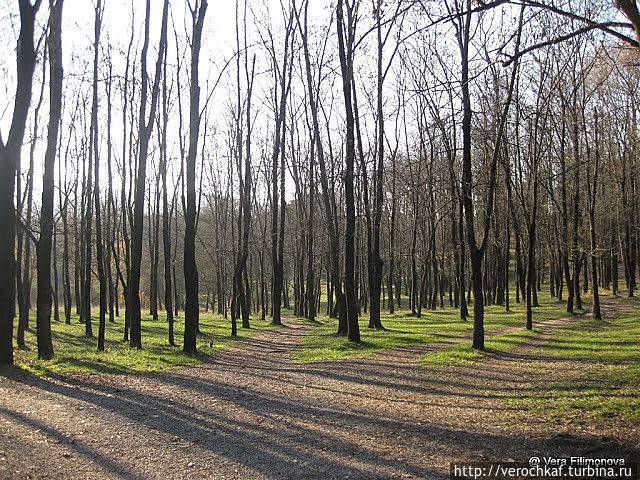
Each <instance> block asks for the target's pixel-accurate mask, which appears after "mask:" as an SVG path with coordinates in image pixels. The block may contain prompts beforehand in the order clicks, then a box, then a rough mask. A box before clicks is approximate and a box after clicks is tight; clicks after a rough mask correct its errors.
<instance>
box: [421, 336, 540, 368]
mask: <svg viewBox="0 0 640 480" xmlns="http://www.w3.org/2000/svg"><path fill="white" fill-rule="evenodd" d="M538 334H539V332H538V331H537V330H519V331H517V332H510V333H503V334H501V335H494V336H491V337H487V338H485V342H484V344H485V350H484V351H480V350H475V349H473V348H471V342H461V343H459V344H457V345H454V346H452V347H450V348H445V349H442V350H438V351H436V352H433V353H430V354H429V355H425V356H424V357H423V358H422V359H421V361H420V364H421V365H422V366H423V367H426V368H432V367H437V366H453V365H463V364H465V363H468V362H476V361H480V360H484V359H486V358H487V357H488V356H491V355H495V354H498V353H511V352H513V351H514V350H517V348H518V347H520V346H522V345H523V344H525V343H526V342H527V340H528V339H530V338H533V337H536V336H537V335H538Z"/></svg>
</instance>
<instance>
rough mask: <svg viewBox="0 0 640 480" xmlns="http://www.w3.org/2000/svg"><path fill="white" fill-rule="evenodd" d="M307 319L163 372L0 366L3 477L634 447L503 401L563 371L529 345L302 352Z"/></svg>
mask: <svg viewBox="0 0 640 480" xmlns="http://www.w3.org/2000/svg"><path fill="white" fill-rule="evenodd" d="M568 321H570V319H562V320H558V321H554V322H547V324H546V325H538V326H537V327H542V328H543V330H545V331H547V333H548V331H550V330H551V329H553V328H554V327H556V326H558V325H562V324H565V323H567V322H568ZM309 328H311V327H308V326H306V325H301V324H289V326H287V327H285V328H281V329H274V330H270V331H265V332H264V333H261V334H260V335H258V336H255V337H253V338H251V339H248V340H246V341H243V342H242V343H241V344H239V345H237V346H236V347H234V348H231V349H228V350H226V351H224V352H222V353H221V354H219V355H218V356H217V357H216V358H215V360H214V361H213V362H212V363H208V364H203V365H199V366H195V367H189V368H183V369H180V370H173V371H169V372H162V373H150V374H141V375H64V376H63V375H56V376H49V377H36V376H32V375H28V374H24V373H13V374H10V375H6V376H3V377H0V429H1V430H2V434H1V435H0V478H7V479H9V478H10V479H26V478H34V479H36V478H37V479H45V478H46V479H84V478H86V479H94V478H100V479H103V478H104V479H111V478H113V479H162V480H169V479H187V478H189V479H200V478H206V479H218V478H220V479H223V478H238V479H284V478H301V479H302V478H304V479H307V478H317V479H325V478H340V479H342V478H351V479H355V478H367V479H373V478H428V479H429V478H437V479H439V478H448V469H449V462H451V461H453V460H467V461H469V460H483V459H497V460H509V459H511V460H526V459H527V458H528V457H529V456H531V455H533V454H539V455H541V454H547V455H549V454H551V455H558V456H566V455H568V454H571V455H575V454H582V455H587V456H599V455H626V456H629V455H631V456H632V457H637V455H638V453H637V450H636V448H637V447H638V438H639V435H638V425H637V424H635V425H620V424H608V425H601V426H599V427H598V429H597V430H596V429H594V427H593V426H589V425H575V424H572V423H568V424H559V425H555V424H549V422H548V421H546V420H545V419H541V418H539V417H535V416H528V415H526V414H523V412H519V411H517V410H513V409H509V408H507V407H506V406H505V402H504V401H503V398H504V396H505V395H507V396H508V395H514V396H517V395H519V394H521V393H522V392H525V391H526V389H528V388H532V387H533V386H534V385H537V384H539V382H542V381H544V380H545V379H548V377H549V375H552V372H553V370H554V369H557V368H568V366H567V365H564V364H563V363H562V362H559V361H557V360H552V359H540V358H538V357H535V352H534V349H533V347H534V346H535V345H533V344H532V345H531V346H529V347H527V346H524V347H522V349H521V350H519V351H518V352H517V354H513V355H504V356H500V357H492V358H490V359H489V360H487V361H483V362H476V363H472V364H468V365H465V366H462V367H455V368H441V369H437V370H430V371H425V370H423V369H421V368H419V367H418V359H419V358H420V356H421V355H424V353H426V352H428V351H430V350H434V349H438V348H443V347H444V346H446V345H448V344H449V343H450V342H449V343H446V342H443V343H438V344H432V345H426V346H414V347H409V348H399V349H394V350H391V351H387V352H381V353H379V354H375V355H372V356H368V357H363V358H359V359H347V360H341V361H332V362H322V363H315V364H307V365H297V364H293V363H292V362H291V352H292V349H295V348H299V344H300V343H301V341H302V338H303V336H304V334H305V333H306V332H307V330H308V329H309Z"/></svg>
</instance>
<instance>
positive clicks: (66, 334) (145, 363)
mask: <svg viewBox="0 0 640 480" xmlns="http://www.w3.org/2000/svg"><path fill="white" fill-rule="evenodd" d="M61 317H62V315H61ZM96 317H97V312H94V318H93V333H94V335H96V337H94V338H88V337H86V336H85V335H84V331H85V325H84V324H81V323H79V322H78V317H77V316H75V315H74V316H72V318H71V325H66V324H65V323H58V322H52V324H51V325H52V330H53V348H54V351H55V357H54V358H53V359H52V360H50V361H41V360H38V358H37V346H36V337H35V313H34V314H33V315H32V318H31V323H30V327H31V330H30V331H27V332H26V335H25V337H26V338H25V339H26V343H27V350H20V349H17V348H16V349H15V363H16V366H18V367H19V368H23V369H26V370H29V371H31V372H33V373H36V374H47V373H56V372H69V373H71V372H73V373H80V372H82V373H136V372H150V371H159V370H166V369H169V368H172V367H177V366H184V365H192V364H195V363H198V362H201V361H203V360H206V359H208V358H209V357H210V356H211V355H214V354H215V353H216V352H218V351H220V350H222V349H223V348H225V347H228V346H230V345H233V344H234V343H235V342H237V341H238V340H241V339H243V338H246V337H248V336H250V335H253V334H255V333H257V332H259V331H261V330H263V329H265V328H270V327H269V325H268V324H265V323H261V322H260V321H259V320H258V319H254V318H252V319H251V320H252V328H251V329H250V330H246V329H242V328H240V325H238V327H239V328H238V333H239V335H238V336H237V337H232V336H231V335H230V332H231V320H226V319H225V318H224V317H222V316H220V315H214V314H212V313H203V312H201V313H200V331H201V332H202V334H201V335H199V336H198V354H197V355H195V356H189V355H185V354H183V353H182V348H181V345H182V339H183V332H184V317H183V316H182V314H181V315H180V317H178V318H177V319H176V323H175V342H176V344H177V345H178V346H176V347H172V346H170V345H169V342H168V336H169V333H168V332H169V326H168V323H167V321H166V316H165V313H164V312H162V313H159V319H158V320H157V321H154V320H153V319H152V318H151V316H150V315H148V314H143V315H142V347H143V350H135V349H130V348H129V344H128V342H124V341H123V340H122V339H123V332H124V317H119V318H116V323H109V322H108V321H107V328H106V333H105V351H104V352H98V351H97V334H98V324H97V319H96Z"/></svg>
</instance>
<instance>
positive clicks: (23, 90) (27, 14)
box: [0, 0, 41, 364]
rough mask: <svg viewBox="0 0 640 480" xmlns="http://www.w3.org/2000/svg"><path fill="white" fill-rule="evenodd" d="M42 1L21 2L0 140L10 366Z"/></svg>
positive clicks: (1, 353) (1, 333) (4, 354)
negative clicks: (19, 208) (19, 186)
mask: <svg viewBox="0 0 640 480" xmlns="http://www.w3.org/2000/svg"><path fill="white" fill-rule="evenodd" d="M40 3H41V0H36V3H35V4H34V5H31V3H30V2H29V0H20V1H19V6H20V35H19V37H18V47H17V50H16V51H17V83H16V96H15V103H14V109H13V117H12V119H11V128H10V130H9V136H8V138H7V142H6V143H4V142H3V140H2V139H1V138H0V225H2V231H1V232H0V252H1V253H0V271H2V272H3V274H2V275H0V364H12V363H13V318H14V315H15V303H14V302H15V293H16V262H15V256H14V255H15V234H16V211H15V205H14V203H13V200H14V194H15V180H16V169H17V166H18V165H19V164H20V150H21V148H22V140H23V138H24V131H25V125H26V122H27V115H28V113H29V105H30V104H31V91H32V80H33V71H34V68H35V63H36V52H35V49H34V42H33V35H34V25H35V17H36V13H37V12H38V8H39V7H40Z"/></svg>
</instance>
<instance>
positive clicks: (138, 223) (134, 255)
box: [126, 0, 195, 349]
mask: <svg viewBox="0 0 640 480" xmlns="http://www.w3.org/2000/svg"><path fill="white" fill-rule="evenodd" d="M146 5H147V6H146V18H145V34H144V45H143V47H142V55H141V65H142V68H141V71H142V72H143V74H142V75H141V76H142V81H141V92H140V118H139V138H138V143H139V146H138V172H137V175H136V180H135V194H134V214H133V227H132V229H131V269H130V273H129V282H128V285H127V297H128V299H127V313H126V314H127V315H129V322H130V326H131V332H130V335H129V345H130V346H131V348H137V349H141V348H142V337H141V327H142V326H141V320H142V319H141V312H140V267H141V263H142V232H143V225H144V192H145V186H146V176H147V155H148V152H149V139H150V137H151V130H152V127H153V123H154V121H155V114H156V106H157V103H158V90H159V84H160V76H161V73H162V60H163V56H164V50H165V48H166V44H167V12H168V8H169V1H168V0H164V6H163V9H162V27H161V32H160V44H159V51H158V59H157V62H156V70H155V78H154V82H153V87H152V91H151V98H150V99H151V106H150V109H149V117H148V120H147V118H146V106H147V95H148V92H147V90H148V86H147V75H146V74H145V72H146V71H147V51H148V49H149V24H150V20H151V19H150V15H151V4H150V0H147V2H146ZM194 163H195V158H194ZM194 197H195V195H194ZM194 203H195V200H194ZM194 217H195V215H194Z"/></svg>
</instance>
